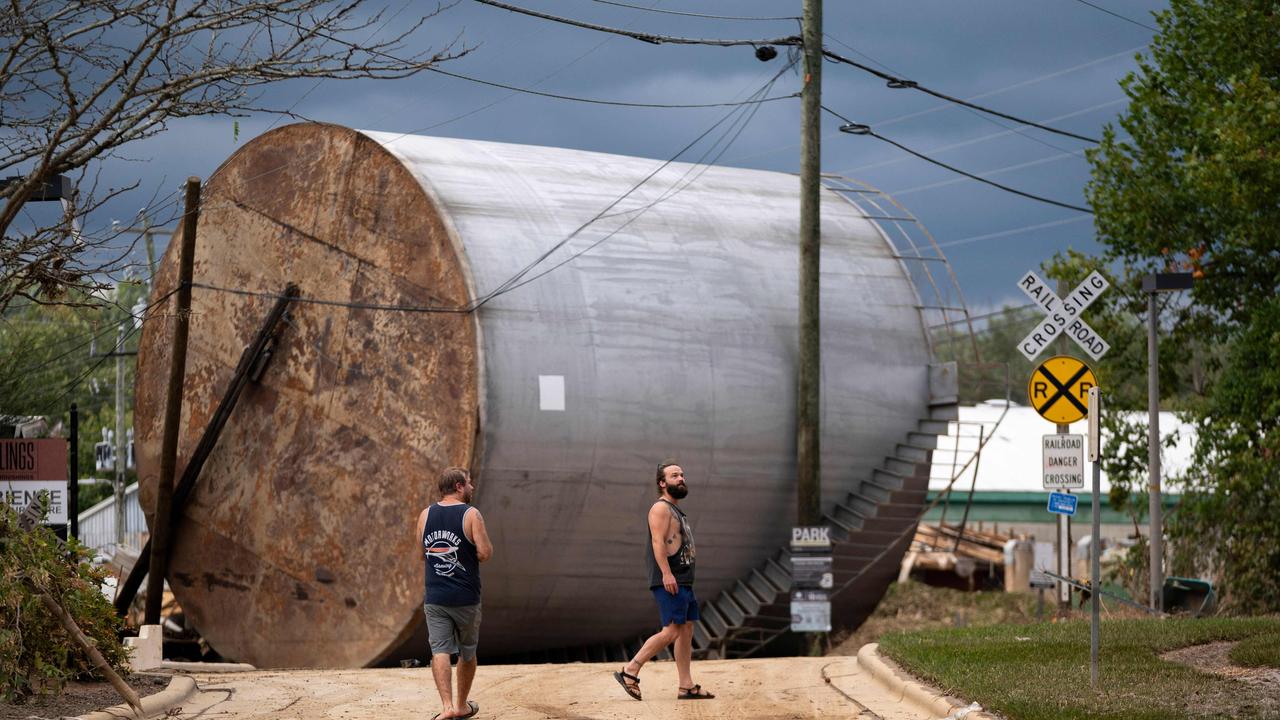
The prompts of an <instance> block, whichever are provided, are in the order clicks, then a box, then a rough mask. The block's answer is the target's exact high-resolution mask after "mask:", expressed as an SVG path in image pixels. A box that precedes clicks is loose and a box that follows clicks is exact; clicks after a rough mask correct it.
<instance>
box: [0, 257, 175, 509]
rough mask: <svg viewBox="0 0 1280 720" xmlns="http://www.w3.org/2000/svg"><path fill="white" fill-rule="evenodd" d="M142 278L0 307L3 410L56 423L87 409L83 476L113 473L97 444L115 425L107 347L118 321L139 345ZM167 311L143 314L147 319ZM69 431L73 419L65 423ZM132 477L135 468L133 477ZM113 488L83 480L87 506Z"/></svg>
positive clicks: (129, 381)
mask: <svg viewBox="0 0 1280 720" xmlns="http://www.w3.org/2000/svg"><path fill="white" fill-rule="evenodd" d="M146 292H147V290H146V286H145V285H143V284H142V283H137V282H128V283H121V284H119V285H118V286H116V287H115V288H113V289H112V291H111V292H110V293H109V294H108V295H106V296H97V297H95V296H85V295H79V294H77V293H75V292H74V291H73V292H72V293H71V295H70V296H69V298H68V299H69V300H70V304H66V305H41V304H36V303H31V302H17V303H14V304H12V305H11V306H10V307H9V308H8V309H7V310H6V311H4V313H3V314H2V315H0V416H19V417H21V416H33V415H41V416H44V417H46V418H47V419H48V420H49V424H50V426H51V427H55V428H56V427H57V426H58V423H60V422H62V423H65V422H66V421H67V418H68V413H69V409H70V407H71V404H72V403H76V405H77V406H78V408H79V414H80V447H79V448H78V461H79V470H80V477H82V478H87V477H100V478H104V479H105V478H110V477H112V476H113V473H112V472H110V471H104V472H98V471H95V469H94V450H93V445H94V443H96V442H100V441H101V440H102V431H103V430H104V429H107V430H114V428H115V382H116V374H115V360H114V359H112V358H104V357H103V354H105V353H108V352H111V351H112V350H114V349H115V343H116V337H117V332H118V329H119V328H120V327H121V326H122V325H123V326H124V329H125V334H126V340H125V348H124V349H125V350H126V351H131V350H133V349H134V348H136V346H137V337H138V332H137V323H136V322H135V318H134V317H133V316H132V315H131V314H130V313H131V312H132V308H133V307H134V306H135V304H137V303H138V301H139V300H140V299H141V298H142V297H144V296H145V294H146ZM159 317H160V316H158V315H154V314H143V318H150V319H149V320H146V321H152V322H154V321H156V319H157V318H159ZM124 360H125V362H124V368H125V378H124V388H125V394H124V400H125V427H126V428H129V427H132V426H133V387H134V367H135V363H134V362H133V358H132V357H126V358H125V359H124ZM58 433H59V434H61V435H65V434H66V428H65V426H64V427H63V428H61V429H60V430H58ZM131 481H132V473H130V474H129V477H127V478H126V482H131ZM110 494H111V487H110V485H108V484H100V485H86V486H83V487H80V488H79V505H80V508H81V509H85V508H88V507H89V506H90V505H92V504H94V503H96V502H98V501H99V500H102V499H103V498H105V497H106V496H108V495H110Z"/></svg>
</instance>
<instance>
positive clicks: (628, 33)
mask: <svg viewBox="0 0 1280 720" xmlns="http://www.w3.org/2000/svg"><path fill="white" fill-rule="evenodd" d="M475 1H476V2H478V3H480V4H482V5H490V6H492V7H496V8H499V9H501V10H507V11H510V12H513V13H519V14H521V15H528V16H529V17H535V18H538V19H541V20H550V21H551V22H557V23H561V24H563V25H572V26H574V27H580V28H583V29H586V30H595V31H597V32H607V33H613V34H614V35H622V36H625V37H629V38H633V39H635V40H640V41H642V42H647V43H651V44H653V45H663V44H670V45H718V46H720V47H731V46H735V45H737V46H741V45H751V46H755V47H759V46H762V45H797V46H798V45H800V36H799V35H788V36H786V37H779V38H766V39H761V40H721V39H717V38H687V37H676V36H673V35H658V34H656V33H643V32H637V31H635V30H624V29H622V28H616V27H610V26H608V25H598V24H596V23H589V22H584V21H582V20H574V19H572V18H567V17H563V16H560V15H551V14H549V13H544V12H538V11H537V10H530V9H528V8H523V7H520V6H518V5H509V4H507V3H504V2H498V0H475Z"/></svg>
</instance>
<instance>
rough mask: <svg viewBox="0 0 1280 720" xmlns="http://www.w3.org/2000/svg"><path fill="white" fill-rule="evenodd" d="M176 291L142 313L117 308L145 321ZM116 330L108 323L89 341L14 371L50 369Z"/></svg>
mask: <svg viewBox="0 0 1280 720" xmlns="http://www.w3.org/2000/svg"><path fill="white" fill-rule="evenodd" d="M175 292H177V290H170V291H169V292H167V293H165V294H164V295H162V296H160V297H159V298H157V299H156V300H155V301H154V302H151V303H149V304H148V305H146V306H145V307H144V308H143V309H142V312H140V313H134V312H132V311H131V310H126V309H124V308H123V307H121V306H120V305H116V307H117V308H119V309H121V310H123V311H124V313H125V315H126V316H127V317H130V318H133V319H134V320H138V321H143V322H145V321H146V320H147V313H148V312H149V311H150V310H151V309H152V308H154V307H155V306H156V305H158V304H160V303H162V302H164V301H165V300H168V299H169V296H170V295H172V294H173V293H175ZM115 330H116V328H115V326H113V325H111V324H107V325H105V326H104V329H103V330H101V331H99V332H97V333H95V334H93V335H91V336H90V337H89V339H88V340H87V341H84V342H81V343H80V344H78V345H76V346H75V347H73V348H71V349H70V350H67V351H66V352H63V353H61V354H59V355H56V356H54V357H52V358H49V359H48V360H44V361H42V362H40V363H38V364H35V365H28V366H27V367H24V368H20V369H18V370H15V371H14V373H15V374H18V375H27V374H30V373H35V372H42V371H44V370H46V369H48V368H50V367H52V366H54V364H55V363H58V362H59V361H61V360H64V359H65V358H67V357H69V356H71V355H74V354H75V353H77V352H80V351H83V350H85V349H88V348H89V347H90V346H92V345H93V344H94V343H96V342H97V341H98V340H100V339H102V338H103V337H105V336H106V335H107V334H109V333H112V332H114V331H115ZM80 339H81V338H79V337H74V336H73V337H70V338H65V339H63V340H59V341H57V342H55V343H53V344H52V345H49V346H47V347H50V348H56V347H61V346H65V345H66V344H67V343H68V342H75V341H77V340H80Z"/></svg>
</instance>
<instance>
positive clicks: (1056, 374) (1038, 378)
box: [1027, 355, 1098, 425]
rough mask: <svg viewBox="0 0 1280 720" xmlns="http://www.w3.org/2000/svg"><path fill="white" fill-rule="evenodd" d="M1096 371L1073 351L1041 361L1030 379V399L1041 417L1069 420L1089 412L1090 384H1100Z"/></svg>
mask: <svg viewBox="0 0 1280 720" xmlns="http://www.w3.org/2000/svg"><path fill="white" fill-rule="evenodd" d="M1097 386H1098V379H1097V378H1096V377H1094V375H1093V371H1092V370H1090V369H1089V366H1088V365H1085V364H1084V363H1083V362H1081V361H1080V360H1077V359H1075V358H1073V357H1071V356H1070V355H1057V356H1055V357H1051V358H1049V359H1048V360H1045V361H1044V362H1042V363H1040V366H1039V367H1037V368H1036V369H1035V370H1033V371H1032V372H1031V380H1030V382H1028V383H1027V399H1028V400H1030V401H1031V405H1032V406H1033V407H1034V408H1035V409H1036V412H1038V413H1040V417H1042V418H1044V419H1045V420H1048V421H1049V422H1053V423H1061V424H1064V425H1065V424H1069V423H1073V422H1075V421H1077V420H1080V419H1082V418H1084V417H1087V416H1088V415H1089V388H1091V387H1097Z"/></svg>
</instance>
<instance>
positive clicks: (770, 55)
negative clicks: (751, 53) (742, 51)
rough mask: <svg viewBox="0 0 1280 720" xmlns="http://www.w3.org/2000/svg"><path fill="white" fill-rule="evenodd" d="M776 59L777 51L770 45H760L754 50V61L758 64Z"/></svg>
mask: <svg viewBox="0 0 1280 720" xmlns="http://www.w3.org/2000/svg"><path fill="white" fill-rule="evenodd" d="M776 57H778V51H777V49H775V48H774V47H773V46H772V45H761V46H760V47H758V48H756V59H757V60H759V61H760V62H769V61H770V60H772V59H774V58H776Z"/></svg>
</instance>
